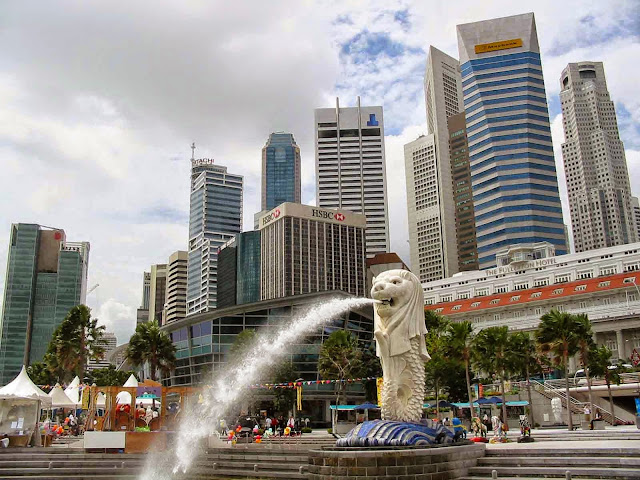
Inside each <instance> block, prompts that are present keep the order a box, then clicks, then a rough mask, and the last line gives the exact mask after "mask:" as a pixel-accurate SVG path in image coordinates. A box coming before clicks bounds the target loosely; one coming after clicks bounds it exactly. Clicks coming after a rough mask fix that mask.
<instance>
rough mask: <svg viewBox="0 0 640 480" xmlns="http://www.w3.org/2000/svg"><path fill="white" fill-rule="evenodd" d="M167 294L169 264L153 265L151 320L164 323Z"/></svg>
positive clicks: (150, 296) (150, 291)
mask: <svg viewBox="0 0 640 480" xmlns="http://www.w3.org/2000/svg"><path fill="white" fill-rule="evenodd" d="M166 295H167V264H166V263H159V264H156V265H151V275H150V289H149V321H151V322H153V321H154V320H155V321H156V322H158V324H159V325H162V317H163V312H164V304H165V300H166Z"/></svg>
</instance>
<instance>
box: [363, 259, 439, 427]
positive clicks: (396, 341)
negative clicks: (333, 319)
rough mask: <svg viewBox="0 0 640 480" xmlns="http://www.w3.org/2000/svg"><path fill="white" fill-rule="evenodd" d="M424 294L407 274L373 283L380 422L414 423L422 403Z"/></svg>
mask: <svg viewBox="0 0 640 480" xmlns="http://www.w3.org/2000/svg"><path fill="white" fill-rule="evenodd" d="M423 295H424V293H423V291H422V285H420V281H419V280H418V278H417V277H416V276H415V275H414V274H413V273H411V272H409V271H407V270H388V271H386V272H382V273H381V274H380V275H378V276H377V277H376V278H375V279H374V282H373V288H372V289H371V296H372V297H373V298H374V299H375V300H378V301H379V303H376V304H375V305H374V330H373V333H374V336H375V339H376V355H377V356H378V357H380V363H381V364H382V376H383V379H384V383H383V386H382V418H383V419H385V420H396V421H402V422H418V421H420V418H421V417H422V404H423V401H424V363H425V362H426V361H427V360H429V358H430V357H429V354H428V353H427V346H426V344H425V337H424V336H425V334H426V333H427V327H426V326H425V322H424V296H423Z"/></svg>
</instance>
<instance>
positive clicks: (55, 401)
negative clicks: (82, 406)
mask: <svg viewBox="0 0 640 480" xmlns="http://www.w3.org/2000/svg"><path fill="white" fill-rule="evenodd" d="M49 396H50V397H51V406H52V407H53V408H77V406H78V405H77V403H76V402H74V401H73V400H71V399H70V398H69V397H68V396H67V394H66V393H64V391H63V390H62V387H61V386H60V384H57V385H56V386H55V387H53V390H51V391H50V392H49Z"/></svg>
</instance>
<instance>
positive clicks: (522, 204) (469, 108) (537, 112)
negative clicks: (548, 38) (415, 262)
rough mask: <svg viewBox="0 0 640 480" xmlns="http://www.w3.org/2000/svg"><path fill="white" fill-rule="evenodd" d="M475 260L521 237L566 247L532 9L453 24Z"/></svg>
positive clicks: (491, 257) (485, 262) (483, 264)
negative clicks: (512, 14)
mask: <svg viewBox="0 0 640 480" xmlns="http://www.w3.org/2000/svg"><path fill="white" fill-rule="evenodd" d="M457 31H458V49H459V53H460V69H461V74H462V89H463V97H464V108H465V112H466V126H467V135H468V144H469V162H470V171H471V185H472V191H473V203H474V209H475V223H476V233H477V245H478V263H479V266H480V268H481V269H483V268H489V267H492V266H495V265H496V252H497V251H499V250H501V249H504V248H505V247H508V246H510V245H514V244H519V243H535V242H543V241H546V242H550V243H552V244H553V245H554V246H555V249H556V254H557V255H564V254H566V253H567V244H566V236H565V229H564V221H563V218H562V208H561V205H560V196H559V193H558V179H557V176H556V165H555V160H554V156H553V145H552V143H551V131H550V126H549V111H548V108H547V98H546V94H545V88H544V81H543V77H542V64H541V61H540V48H539V46H538V36H537V33H536V24H535V19H534V16H533V13H526V14H522V15H515V16H512V17H505V18H497V19H493V20H487V21H482V22H475V23H468V24H464V25H458V27H457Z"/></svg>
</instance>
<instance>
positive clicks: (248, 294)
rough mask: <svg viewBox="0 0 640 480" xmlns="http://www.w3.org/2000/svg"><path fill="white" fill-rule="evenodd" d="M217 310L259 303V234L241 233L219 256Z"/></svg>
mask: <svg viewBox="0 0 640 480" xmlns="http://www.w3.org/2000/svg"><path fill="white" fill-rule="evenodd" d="M218 279H219V280H220V282H219V287H218V308H225V307H230V306H232V305H243V304H245V303H253V302H258V301H259V300H260V231H258V230H254V231H250V232H242V233H239V234H238V235H236V236H235V237H234V238H233V239H232V240H229V241H228V242H227V243H225V244H224V245H223V246H222V248H221V249H220V253H219V254H218Z"/></svg>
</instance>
